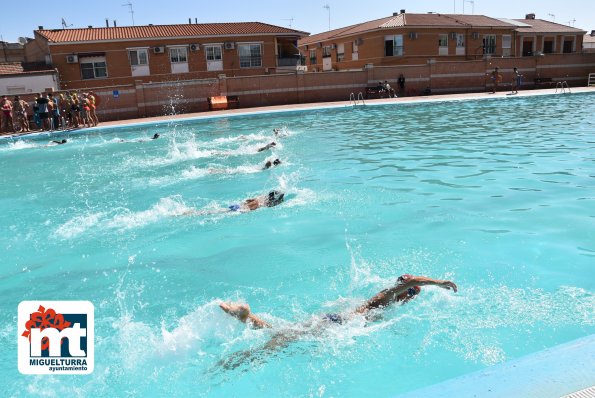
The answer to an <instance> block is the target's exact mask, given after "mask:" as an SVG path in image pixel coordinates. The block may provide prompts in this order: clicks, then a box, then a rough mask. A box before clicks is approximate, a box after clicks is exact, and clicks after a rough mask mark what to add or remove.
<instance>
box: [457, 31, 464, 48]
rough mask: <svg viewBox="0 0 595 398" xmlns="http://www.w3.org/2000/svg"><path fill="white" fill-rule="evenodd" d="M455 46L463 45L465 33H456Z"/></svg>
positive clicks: (461, 46)
mask: <svg viewBox="0 0 595 398" xmlns="http://www.w3.org/2000/svg"><path fill="white" fill-rule="evenodd" d="M457 47H459V48H464V47H465V35H464V34H462V33H457Z"/></svg>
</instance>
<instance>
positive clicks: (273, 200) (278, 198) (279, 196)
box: [266, 191, 285, 207]
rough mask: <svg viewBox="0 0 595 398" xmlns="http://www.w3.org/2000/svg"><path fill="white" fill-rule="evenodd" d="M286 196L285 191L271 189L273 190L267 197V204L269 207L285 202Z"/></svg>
mask: <svg viewBox="0 0 595 398" xmlns="http://www.w3.org/2000/svg"><path fill="white" fill-rule="evenodd" d="M284 196H285V194H284V193H283V192H279V191H271V192H269V196H268V198H267V203H266V205H267V206H268V207H272V206H276V205H278V204H279V203H281V202H283V197H284Z"/></svg>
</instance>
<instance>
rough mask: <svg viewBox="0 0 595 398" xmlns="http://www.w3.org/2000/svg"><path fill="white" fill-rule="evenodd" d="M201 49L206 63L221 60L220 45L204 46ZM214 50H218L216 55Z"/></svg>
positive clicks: (221, 51)
mask: <svg viewBox="0 0 595 398" xmlns="http://www.w3.org/2000/svg"><path fill="white" fill-rule="evenodd" d="M203 48H204V50H205V59H206V60H207V62H211V61H222V60H223V48H222V45H221V44H205V45H204V46H203ZM216 50H219V51H218V52H219V53H218V54H217V51H216Z"/></svg>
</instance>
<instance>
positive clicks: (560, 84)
mask: <svg viewBox="0 0 595 398" xmlns="http://www.w3.org/2000/svg"><path fill="white" fill-rule="evenodd" d="M558 89H560V92H561V93H562V94H566V89H568V93H569V94H571V93H572V92H571V91H570V87H568V82H566V80H564V81H563V82H557V83H556V93H557V92H558Z"/></svg>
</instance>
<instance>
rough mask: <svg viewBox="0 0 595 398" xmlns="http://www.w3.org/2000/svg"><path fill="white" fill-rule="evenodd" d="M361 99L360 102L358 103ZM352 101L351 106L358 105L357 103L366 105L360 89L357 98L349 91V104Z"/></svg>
mask: <svg viewBox="0 0 595 398" xmlns="http://www.w3.org/2000/svg"><path fill="white" fill-rule="evenodd" d="M360 101H361V104H360ZM352 103H353V106H354V107H355V106H358V105H366V101H364V95H363V94H362V92H361V91H360V92H359V93H357V99H356V98H355V94H354V93H351V94H349V105H351V104H352Z"/></svg>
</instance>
